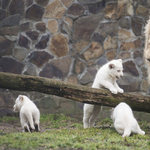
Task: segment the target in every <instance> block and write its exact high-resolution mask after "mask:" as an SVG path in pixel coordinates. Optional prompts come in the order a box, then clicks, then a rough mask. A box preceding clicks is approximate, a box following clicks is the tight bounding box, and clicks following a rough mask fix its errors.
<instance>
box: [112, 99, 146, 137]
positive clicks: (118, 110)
mask: <svg viewBox="0 0 150 150" xmlns="http://www.w3.org/2000/svg"><path fill="white" fill-rule="evenodd" d="M111 119H112V120H113V122H114V127H115V129H116V131H117V132H118V133H119V134H121V135H122V137H128V136H130V134H131V133H138V134H141V135H145V132H144V131H142V130H141V129H140V127H139V124H138V122H137V121H136V119H135V118H134V116H133V113H132V110H131V108H130V107H129V106H128V105H127V104H126V103H124V102H122V103H120V104H118V105H117V106H116V107H115V108H114V109H113V110H112V113H111Z"/></svg>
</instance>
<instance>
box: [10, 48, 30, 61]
mask: <svg viewBox="0 0 150 150" xmlns="http://www.w3.org/2000/svg"><path fill="white" fill-rule="evenodd" d="M28 53H29V52H28V51H27V50H26V49H23V48H14V49H13V57H14V58H16V59H17V60H19V61H22V60H24V59H25V57H26V56H27V54H28Z"/></svg>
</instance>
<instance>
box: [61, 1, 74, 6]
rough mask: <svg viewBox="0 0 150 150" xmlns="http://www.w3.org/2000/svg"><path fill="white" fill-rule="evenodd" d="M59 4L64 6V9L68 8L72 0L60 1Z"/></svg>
mask: <svg viewBox="0 0 150 150" xmlns="http://www.w3.org/2000/svg"><path fill="white" fill-rule="evenodd" d="M61 2H62V3H63V4H64V5H65V7H69V6H70V5H71V3H72V2H73V0H61Z"/></svg>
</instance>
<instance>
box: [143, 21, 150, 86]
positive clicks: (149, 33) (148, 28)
mask: <svg viewBox="0 0 150 150" xmlns="http://www.w3.org/2000/svg"><path fill="white" fill-rule="evenodd" d="M144 34H145V48H144V59H145V63H146V65H147V66H148V72H147V73H148V82H149V84H150V19H149V20H148V21H147V23H146V25H145V32H144Z"/></svg>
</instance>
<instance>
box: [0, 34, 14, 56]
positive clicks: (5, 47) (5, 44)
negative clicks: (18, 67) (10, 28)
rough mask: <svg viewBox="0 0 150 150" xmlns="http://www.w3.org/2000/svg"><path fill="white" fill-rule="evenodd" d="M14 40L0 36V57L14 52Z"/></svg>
mask: <svg viewBox="0 0 150 150" xmlns="http://www.w3.org/2000/svg"><path fill="white" fill-rule="evenodd" d="M13 44H14V43H13V42H12V41H10V40H8V39H7V38H6V37H4V36H0V57H2V56H5V55H11V54H12V48H13Z"/></svg>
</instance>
